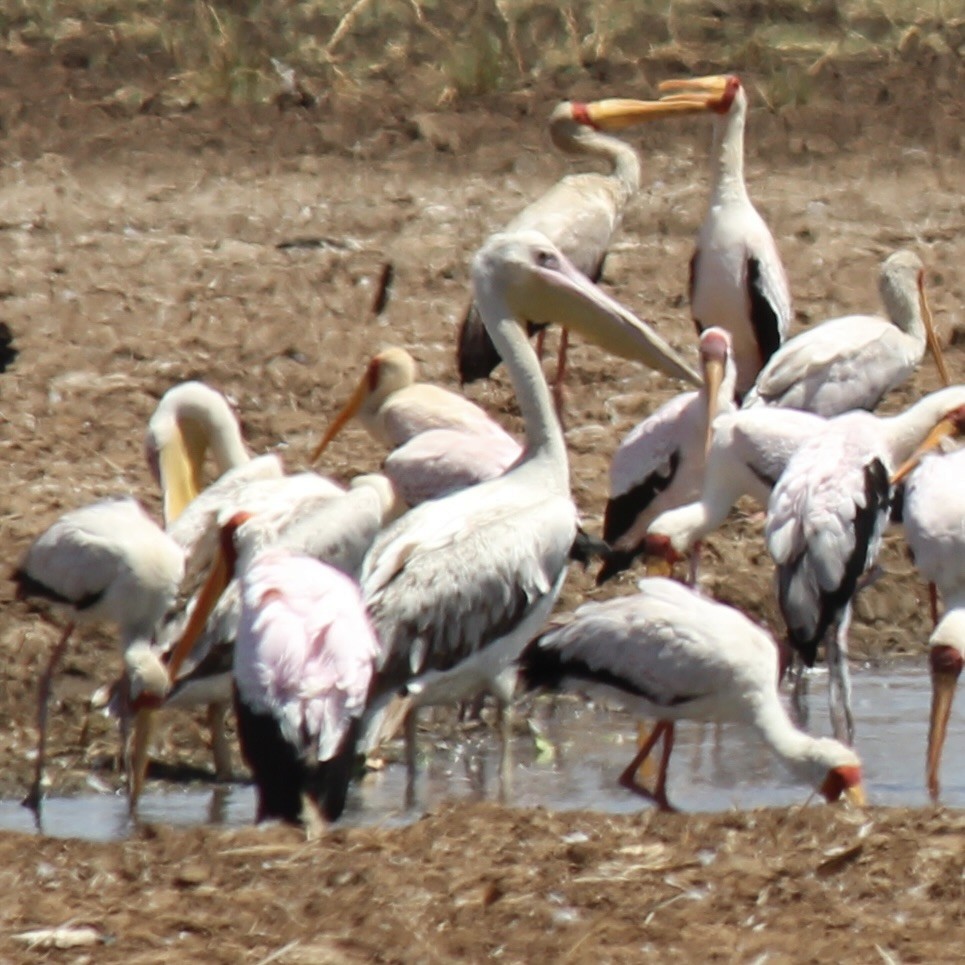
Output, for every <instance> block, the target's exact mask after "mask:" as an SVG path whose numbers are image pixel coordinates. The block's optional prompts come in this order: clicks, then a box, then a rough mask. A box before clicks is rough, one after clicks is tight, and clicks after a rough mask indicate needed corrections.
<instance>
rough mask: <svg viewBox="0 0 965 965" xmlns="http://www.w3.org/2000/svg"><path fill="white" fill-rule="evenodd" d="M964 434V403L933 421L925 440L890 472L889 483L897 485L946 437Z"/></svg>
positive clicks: (950, 437)
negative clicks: (935, 421)
mask: <svg viewBox="0 0 965 965" xmlns="http://www.w3.org/2000/svg"><path fill="white" fill-rule="evenodd" d="M963 434H965V405H960V406H956V407H955V408H954V409H951V410H950V411H948V412H946V413H945V415H944V416H943V417H942V418H941V419H939V421H938V422H937V423H935V426H934V428H933V429H932V430H931V432H929V433H928V435H927V436H925V441H924V442H922V444H921V445H920V446H919V447H918V448H917V449H916V450H915V451H914V452H913V453H912V454H911V455H910V456H909V457H908V458H907V459H906V460H905V461H904V462H903V463H902V464H901V465H900V466H899V467H898V469H896V470H895V472H894V473H892V476H891V485H892V486H897V485H898V483H900V482H902V481H903V480H904V478H905V477H906V476H907V475H909V473H911V472H912V471H913V470H914V469H915V468H916V467H917V465H918V463H920V462H921V460H922V459H923V458H924V457H925V456H926V455H927V454H928V453H929V452H932V451H933V450H934V449H938V448H939V447H940V446H941V445H942V443H943V442H944V441H945V440H946V439H957V438H958V437H959V436H961V435H963Z"/></svg>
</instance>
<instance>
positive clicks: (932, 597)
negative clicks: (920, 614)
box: [928, 583, 938, 627]
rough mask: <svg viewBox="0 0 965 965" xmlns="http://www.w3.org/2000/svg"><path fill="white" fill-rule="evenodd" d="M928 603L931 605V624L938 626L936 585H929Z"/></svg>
mask: <svg viewBox="0 0 965 965" xmlns="http://www.w3.org/2000/svg"><path fill="white" fill-rule="evenodd" d="M928 602H929V603H930V604H931V622H932V626H933V627H937V626H938V587H937V586H935V584H934V583H929V584H928Z"/></svg>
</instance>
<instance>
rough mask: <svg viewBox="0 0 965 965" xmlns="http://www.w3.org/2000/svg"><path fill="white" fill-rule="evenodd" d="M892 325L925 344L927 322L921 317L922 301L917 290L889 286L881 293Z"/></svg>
mask: <svg viewBox="0 0 965 965" xmlns="http://www.w3.org/2000/svg"><path fill="white" fill-rule="evenodd" d="M881 296H882V301H883V302H884V305H885V311H886V312H887V313H888V318H889V319H891V323H892V324H893V325H895V326H897V327H898V328H900V329H901V330H902V331H903V332H907V333H908V334H909V335H911V336H912V337H913V338H915V339H916V340H917V341H919V342H921V343H922V345H924V344H925V339H926V334H925V322H924V320H923V319H922V317H921V301H920V299H919V297H918V289H917V288H914V289H913V288H909V287H901V286H899V285H893V286H889V287H888V288H887V289H885V290H883V291H882V293H881Z"/></svg>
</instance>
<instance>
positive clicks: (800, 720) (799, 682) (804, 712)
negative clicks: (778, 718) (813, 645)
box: [787, 650, 810, 730]
mask: <svg viewBox="0 0 965 965" xmlns="http://www.w3.org/2000/svg"><path fill="white" fill-rule="evenodd" d="M787 674H788V677H789V679H790V681H791V717H792V719H793V720H794V723H795V724H797V726H798V727H800V728H801V730H807V726H808V718H809V717H810V713H809V710H808V677H807V668H806V667H805V666H804V661H803V660H802V659H801V657H800V656H799V655H798V654H797V652H796V651H794V650H792V651H791V656H790V666H789V667H788V672H787Z"/></svg>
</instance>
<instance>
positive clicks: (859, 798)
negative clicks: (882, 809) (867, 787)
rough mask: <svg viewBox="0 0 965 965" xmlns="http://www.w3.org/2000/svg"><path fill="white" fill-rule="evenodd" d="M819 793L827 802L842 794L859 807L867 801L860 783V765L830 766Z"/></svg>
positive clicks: (837, 798) (836, 798) (838, 797)
mask: <svg viewBox="0 0 965 965" xmlns="http://www.w3.org/2000/svg"><path fill="white" fill-rule="evenodd" d="M821 793H822V794H823V795H824V799H825V800H826V801H828V803H833V802H834V801H837V800H839V799H840V798H841V796H842V795H844V796H845V797H846V798H847V799H848V800H849V801H851V803H852V804H856V805H858V806H859V807H864V806H865V804H867V803H868V801H867V797H866V796H865V793H864V787H863V786H862V783H861V767H860V765H858V764H842V765H841V766H840V767H832V768H831V770H830V771H828V776H827V777H826V778H825V779H824V783H823V784H822V785H821Z"/></svg>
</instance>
